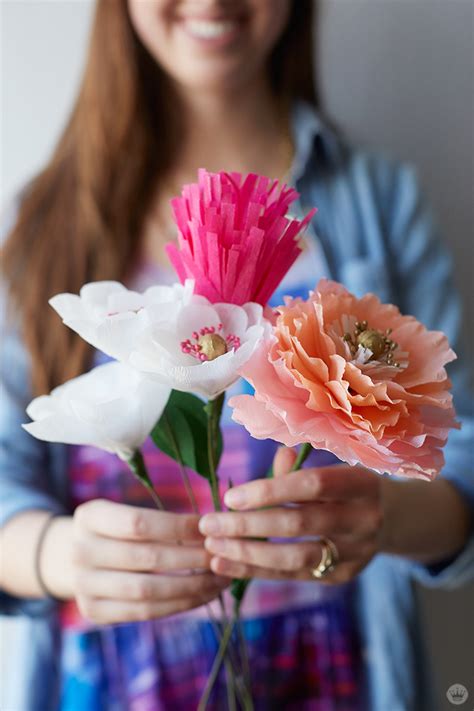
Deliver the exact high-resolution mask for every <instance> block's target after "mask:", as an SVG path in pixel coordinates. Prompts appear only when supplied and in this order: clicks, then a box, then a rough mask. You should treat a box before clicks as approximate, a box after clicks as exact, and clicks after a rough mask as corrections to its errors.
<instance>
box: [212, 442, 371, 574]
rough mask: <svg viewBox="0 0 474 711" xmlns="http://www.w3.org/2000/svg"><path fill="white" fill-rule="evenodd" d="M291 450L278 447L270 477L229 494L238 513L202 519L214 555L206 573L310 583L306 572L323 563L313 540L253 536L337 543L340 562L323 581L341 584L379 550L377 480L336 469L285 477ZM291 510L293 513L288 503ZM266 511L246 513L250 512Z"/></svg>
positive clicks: (228, 499) (351, 470) (362, 471)
mask: <svg viewBox="0 0 474 711" xmlns="http://www.w3.org/2000/svg"><path fill="white" fill-rule="evenodd" d="M295 457H296V455H295V452H294V451H293V450H290V449H286V448H280V449H279V450H278V452H277V454H276V456H275V460H274V473H275V477H274V478H273V479H259V480H257V481H253V482H250V483H248V484H244V485H242V486H239V487H235V488H233V489H232V490H230V491H228V492H227V493H226V495H225V497H224V501H225V503H226V505H227V506H228V507H229V508H232V509H239V512H235V511H231V512H226V513H218V514H207V515H206V516H203V517H202V518H201V521H200V524H199V528H200V530H201V532H202V533H203V534H204V535H206V536H208V537H207V538H206V541H205V546H206V548H207V550H208V551H209V552H210V553H212V554H213V558H212V560H211V569H212V570H213V571H214V572H215V573H217V574H219V575H226V576H229V577H236V578H247V577H256V578H271V579H285V580H287V579H294V580H314V577H312V575H311V569H312V568H315V567H316V566H317V565H318V563H319V562H320V560H321V552H322V547H321V544H320V543H318V542H317V541H316V540H313V541H304V542H303V541H291V540H289V541H288V542H285V543H281V542H278V543H276V542H262V541H255V540H252V539H255V538H280V539H281V538H288V539H294V538H302V537H307V536H311V537H315V536H327V537H328V538H330V539H331V540H332V541H333V542H334V543H335V545H336V547H337V550H338V553H339V562H338V563H337V565H336V567H335V569H334V571H332V572H330V573H328V574H327V576H325V577H324V578H323V579H322V580H321V582H325V583H343V582H347V581H348V580H350V579H352V578H354V577H355V576H356V575H357V574H358V573H359V572H360V571H361V570H362V569H363V568H364V567H365V566H366V565H367V564H368V563H369V562H370V560H371V559H372V557H373V556H374V555H375V554H376V553H377V552H378V551H379V550H380V546H381V539H382V525H383V521H384V512H383V508H382V496H381V482H383V481H384V480H383V479H382V477H380V476H379V475H377V474H375V473H374V472H371V471H368V470H367V469H363V468H361V467H350V466H347V465H342V464H341V465H334V466H331V467H322V468H317V469H316V468H308V469H303V470H301V471H296V472H291V473H288V472H290V470H291V467H292V466H293V463H294V460H295ZM290 502H291V503H292V504H296V505H293V506H291V507H288V506H285V505H286V504H288V503H290ZM262 507H272V508H270V509H268V508H267V509H266V510H263V511H262V510H256V511H251V510H250V509H261V508H262Z"/></svg>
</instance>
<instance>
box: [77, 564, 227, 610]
mask: <svg viewBox="0 0 474 711" xmlns="http://www.w3.org/2000/svg"><path fill="white" fill-rule="evenodd" d="M226 584H228V581H225V580H223V579H221V578H218V577H216V576H215V575H214V574H213V573H202V574H196V575H190V574H187V575H174V576H172V575H152V574H146V573H122V572H118V571H115V570H107V571H106V570H97V571H94V572H93V573H90V572H88V573H87V574H86V575H81V574H79V576H78V577H77V579H76V587H77V590H78V594H79V595H85V596H87V597H94V598H100V599H107V600H133V601H136V602H140V601H150V602H156V601H158V600H171V599H174V598H175V599H180V598H184V597H193V596H197V595H201V596H203V595H204V596H205V595H210V594H211V593H212V594H214V593H216V592H219V591H220V590H223V589H224V587H225V586H226Z"/></svg>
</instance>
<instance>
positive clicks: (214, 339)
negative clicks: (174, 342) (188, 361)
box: [198, 333, 227, 360]
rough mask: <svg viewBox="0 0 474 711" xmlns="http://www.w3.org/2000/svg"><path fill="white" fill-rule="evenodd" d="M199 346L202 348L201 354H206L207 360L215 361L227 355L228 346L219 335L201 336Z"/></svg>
mask: <svg viewBox="0 0 474 711" xmlns="http://www.w3.org/2000/svg"><path fill="white" fill-rule="evenodd" d="M198 344H199V346H200V347H201V353H204V355H205V356H206V359H207V360H215V359H216V358H219V356H221V355H224V353H227V344H226V342H225V340H224V339H223V338H222V336H219V334H218V333H206V334H205V335H204V336H200V338H199V340H198Z"/></svg>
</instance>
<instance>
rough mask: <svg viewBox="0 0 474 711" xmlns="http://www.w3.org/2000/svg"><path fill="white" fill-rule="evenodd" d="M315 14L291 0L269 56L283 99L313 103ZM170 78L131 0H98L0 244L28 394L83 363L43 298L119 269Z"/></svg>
mask: <svg viewBox="0 0 474 711" xmlns="http://www.w3.org/2000/svg"><path fill="white" fill-rule="evenodd" d="M314 12H315V10H314V3H313V1H312V0H293V3H292V8H291V14H290V19H289V22H288V25H287V27H286V29H285V31H284V33H283V35H282V37H281V38H280V40H279V42H278V43H277V45H276V47H275V48H274V50H273V52H272V55H271V57H270V58H269V72H270V79H271V82H272V86H273V89H274V91H275V93H276V95H277V96H278V97H280V98H282V99H283V100H286V101H289V102H291V101H293V100H294V99H296V98H301V99H304V100H306V101H309V102H311V103H313V104H314V105H317V104H318V101H317V93H316V87H315V82H314V78H313V37H312V27H313V22H314ZM166 84H167V82H166V78H165V76H164V75H163V73H162V71H161V70H160V67H159V66H158V65H157V64H156V63H155V62H154V60H153V59H152V57H151V55H150V54H149V53H148V51H147V50H146V49H145V48H144V46H143V45H142V44H141V42H140V41H139V39H138V37H137V35H136V33H135V31H134V29H133V27H132V25H131V22H130V19H129V15H128V10H127V2H126V0H113V1H111V0H98V2H97V7H96V12H95V18H94V21H93V25H92V33H91V38H90V45H89V51H88V57H87V62H86V66H85V71H84V75H83V79H82V84H81V87H80V90H79V94H78V97H77V100H76V103H75V106H74V108H73V110H72V113H71V116H70V118H69V121H68V122H67V125H66V127H65V129H64V131H63V134H62V136H61V137H60V139H59V141H58V144H57V146H56V149H55V151H54V153H53V155H52V157H51V159H50V161H49V163H48V164H47V165H46V167H45V168H44V169H43V170H42V171H41V172H40V173H39V174H38V175H37V176H36V177H35V179H34V180H33V181H32V182H31V183H30V184H29V185H28V186H27V188H26V189H25V190H24V194H23V195H22V198H21V204H20V207H19V213H18V218H17V221H16V224H15V226H14V228H13V230H12V232H11V233H10V235H9V237H8V239H7V241H6V244H5V247H4V249H3V250H2V252H3V253H2V271H3V272H4V275H5V277H6V280H7V284H8V289H9V295H10V300H11V303H12V305H13V306H14V313H15V320H17V319H19V321H20V322H21V324H22V336H23V339H24V342H25V344H26V346H27V348H28V350H29V352H30V356H31V364H32V390H33V392H34V393H35V394H39V393H42V392H47V391H49V390H50V389H51V388H52V387H54V386H56V385H58V384H59V383H61V382H64V381H65V380H67V379H69V378H71V377H74V376H76V375H78V374H79V373H81V372H83V371H84V370H85V369H87V367H88V364H89V358H90V353H91V351H90V348H89V346H87V344H85V343H84V341H82V340H81V339H80V338H79V337H77V336H76V335H75V334H74V333H72V332H71V331H70V330H69V329H68V328H65V327H64V326H63V325H62V324H61V321H60V319H59V318H58V316H57V315H56V314H55V313H54V312H53V310H52V309H50V308H48V307H47V306H46V304H47V301H48V299H49V298H50V297H51V296H52V295H54V294H57V293H61V292H64V291H70V292H78V291H79V289H80V287H81V286H82V284H84V283H85V282H88V281H96V280H101V279H118V280H122V279H123V278H124V276H125V274H126V271H127V267H129V265H130V263H131V261H132V260H133V258H134V255H135V250H136V248H137V235H139V234H140V231H141V228H142V224H143V220H144V218H145V217H146V214H147V210H148V208H149V205H150V202H151V199H152V197H153V192H154V187H155V186H156V181H157V179H158V178H159V177H160V175H163V174H164V173H165V172H166V171H167V169H168V167H169V165H170V154H171V152H172V142H173V135H172V134H171V131H170V128H169V127H170V126H171V125H172V123H173V122H172V121H170V120H169V119H167V117H168V108H167V107H168V104H169V103H170V102H169V101H168V97H169V87H167V85H166Z"/></svg>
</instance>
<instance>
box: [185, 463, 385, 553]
mask: <svg viewBox="0 0 474 711" xmlns="http://www.w3.org/2000/svg"><path fill="white" fill-rule="evenodd" d="M288 476H289V475H288ZM380 515H381V514H380V509H379V507H378V506H369V505H364V504H363V503H359V504H356V503H353V504H351V505H349V504H346V503H340V502H332V503H329V502H324V503H320V504H307V505H306V506H298V507H296V506H295V507H293V508H289V507H286V508H283V507H277V508H274V509H266V510H263V511H241V512H238V511H227V512H225V513H212V514H206V515H205V516H203V517H202V518H201V521H200V523H199V527H200V530H201V532H202V533H203V534H204V535H206V536H212V537H213V538H223V537H224V538H227V537H229V538H301V537H303V536H330V537H332V536H334V535H336V536H348V537H351V538H353V539H354V540H363V539H364V538H365V537H367V536H370V535H372V533H373V531H376V530H378V527H379V526H380V520H381V519H380Z"/></svg>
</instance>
